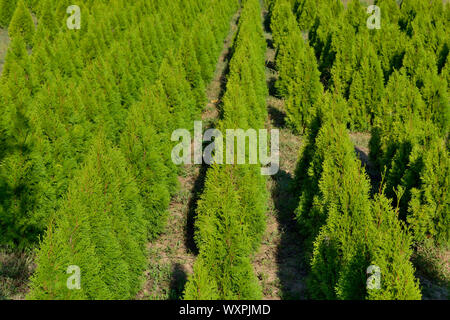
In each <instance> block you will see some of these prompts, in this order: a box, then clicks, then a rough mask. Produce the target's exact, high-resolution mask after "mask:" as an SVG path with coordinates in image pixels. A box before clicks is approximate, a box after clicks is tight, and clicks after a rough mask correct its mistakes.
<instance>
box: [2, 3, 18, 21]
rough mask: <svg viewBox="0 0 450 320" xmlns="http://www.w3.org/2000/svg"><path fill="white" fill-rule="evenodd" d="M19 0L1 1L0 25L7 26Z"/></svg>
mask: <svg viewBox="0 0 450 320" xmlns="http://www.w3.org/2000/svg"><path fill="white" fill-rule="evenodd" d="M16 4H17V0H1V1H0V27H2V28H7V27H8V26H9V23H10V22H11V18H12V16H13V14H14V10H15V9H16Z"/></svg>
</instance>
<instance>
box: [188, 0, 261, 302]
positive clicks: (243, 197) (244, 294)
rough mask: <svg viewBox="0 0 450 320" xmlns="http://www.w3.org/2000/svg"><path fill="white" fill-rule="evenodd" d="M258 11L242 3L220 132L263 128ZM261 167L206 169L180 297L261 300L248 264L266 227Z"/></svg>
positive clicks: (250, 2) (251, 0)
mask: <svg viewBox="0 0 450 320" xmlns="http://www.w3.org/2000/svg"><path fill="white" fill-rule="evenodd" d="M260 10H261V9H260V6H259V1H257V0H247V1H245V2H244V3H243V7H242V12H241V17H240V20H239V26H238V31H237V35H236V38H235V42H234V47H233V56H232V59H231V61H230V66H229V68H230V71H229V75H228V79H227V87H226V93H225V95H224V97H223V106H222V119H221V122H220V123H219V125H218V127H219V128H221V129H223V130H221V131H222V132H225V131H224V129H232V128H236V129H237V128H241V129H247V128H255V129H257V128H263V127H264V123H265V119H266V118H267V110H266V101H265V97H266V96H267V87H266V83H265V74H264V72H265V70H264V59H265V52H266V45H265V41H264V36H263V32H262V26H261V17H260ZM225 148H226V147H225ZM225 148H224V150H226V149H225ZM234 160H236V159H234ZM260 169H261V167H260V166H259V165H255V164H246V165H242V164H238V165H236V164H235V165H232V166H231V165H213V166H212V167H211V168H210V169H209V170H208V172H207V175H206V182H205V188H204V191H203V194H202V196H201V198H200V200H199V202H198V204H197V211H196V213H197V218H196V222H195V228H196V232H195V242H196V244H197V248H198V249H199V255H198V257H197V260H196V262H195V265H194V273H193V274H192V275H191V276H190V277H189V280H188V282H187V284H186V288H185V293H184V299H195V300H210V299H226V300H248V299H250V300H252V299H253V300H255V299H261V297H262V292H261V288H260V285H259V282H258V279H257V278H256V275H255V274H254V271H253V266H252V264H251V255H252V254H253V253H254V252H255V250H257V248H258V246H259V244H260V242H261V238H262V235H263V232H264V230H265V212H266V209H267V208H266V206H267V205H266V203H267V196H268V194H267V190H266V180H265V178H264V176H262V175H261V172H260Z"/></svg>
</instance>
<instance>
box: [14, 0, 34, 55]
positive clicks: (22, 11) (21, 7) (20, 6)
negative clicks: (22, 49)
mask: <svg viewBox="0 0 450 320" xmlns="http://www.w3.org/2000/svg"><path fill="white" fill-rule="evenodd" d="M8 32H9V36H10V37H11V38H13V39H14V38H15V37H18V36H21V37H23V39H24V40H25V42H26V44H27V45H28V46H31V42H32V40H33V35H34V22H33V18H32V17H31V14H30V11H29V10H28V8H27V7H26V6H25V3H24V2H23V0H19V1H18V3H17V7H16V10H15V11H14V15H13V16H12V18H11V23H10V24H9V28H8Z"/></svg>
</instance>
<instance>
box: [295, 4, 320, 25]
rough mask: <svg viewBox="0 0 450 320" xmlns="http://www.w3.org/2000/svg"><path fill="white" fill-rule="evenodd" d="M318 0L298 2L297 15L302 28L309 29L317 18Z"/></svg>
mask: <svg viewBox="0 0 450 320" xmlns="http://www.w3.org/2000/svg"><path fill="white" fill-rule="evenodd" d="M316 14H317V2H316V1H314V0H301V1H299V2H298V4H297V8H296V15H297V20H298V24H299V27H300V30H309V29H310V28H311V27H312V25H313V24H314V21H315V19H316Z"/></svg>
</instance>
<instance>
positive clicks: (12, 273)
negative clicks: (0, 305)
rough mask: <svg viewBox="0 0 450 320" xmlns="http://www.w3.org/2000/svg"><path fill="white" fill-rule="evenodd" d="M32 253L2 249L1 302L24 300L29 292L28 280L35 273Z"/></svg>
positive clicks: (0, 264)
mask: <svg viewBox="0 0 450 320" xmlns="http://www.w3.org/2000/svg"><path fill="white" fill-rule="evenodd" d="M33 260H34V258H33V255H32V253H31V251H26V252H24V251H19V250H13V249H10V248H6V247H1V248H0V300H3V299H8V300H23V299H25V295H26V294H27V292H28V279H29V277H30V276H31V274H32V273H33V270H34V268H35V265H34V263H33Z"/></svg>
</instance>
